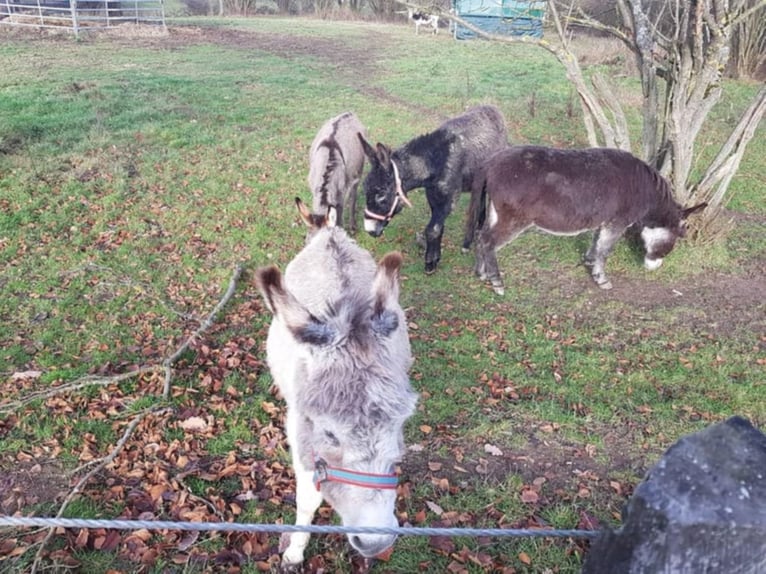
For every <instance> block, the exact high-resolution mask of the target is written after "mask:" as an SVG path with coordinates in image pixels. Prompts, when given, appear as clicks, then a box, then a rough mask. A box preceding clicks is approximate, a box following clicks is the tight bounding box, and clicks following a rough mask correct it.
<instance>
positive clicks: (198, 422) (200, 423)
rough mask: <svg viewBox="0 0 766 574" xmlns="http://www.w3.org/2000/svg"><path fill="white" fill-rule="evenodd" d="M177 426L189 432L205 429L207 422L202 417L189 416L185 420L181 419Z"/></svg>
mask: <svg viewBox="0 0 766 574" xmlns="http://www.w3.org/2000/svg"><path fill="white" fill-rule="evenodd" d="M179 426H180V427H181V428H182V429H184V430H186V431H191V432H195V431H203V430H207V422H206V421H205V419H203V418H202V417H189V418H188V419H186V420H185V421H181V422H180V423H179Z"/></svg>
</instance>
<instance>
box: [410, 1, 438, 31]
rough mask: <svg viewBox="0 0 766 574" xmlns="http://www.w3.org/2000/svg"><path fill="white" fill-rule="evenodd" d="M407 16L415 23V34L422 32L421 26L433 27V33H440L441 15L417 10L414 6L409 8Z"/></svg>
mask: <svg viewBox="0 0 766 574" xmlns="http://www.w3.org/2000/svg"><path fill="white" fill-rule="evenodd" d="M407 18H408V19H410V20H411V21H412V22H414V23H415V35H416V36H417V35H418V34H419V33H420V27H421V26H425V27H426V28H431V31H432V33H433V34H434V35H435V34H438V33H439V16H438V15H437V14H429V13H428V12H420V11H418V12H415V11H414V10H413V9H412V8H408V9H407Z"/></svg>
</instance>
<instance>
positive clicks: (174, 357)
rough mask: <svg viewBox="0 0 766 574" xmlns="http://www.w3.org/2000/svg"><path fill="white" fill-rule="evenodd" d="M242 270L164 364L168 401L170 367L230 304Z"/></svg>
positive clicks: (240, 268) (233, 274) (235, 272)
mask: <svg viewBox="0 0 766 574" xmlns="http://www.w3.org/2000/svg"><path fill="white" fill-rule="evenodd" d="M242 270H243V266H242V264H238V265H237V267H236V268H235V269H234V273H232V275H231V279H230V280H229V287H228V288H227V289H226V293H224V295H223V297H222V298H221V300H220V301H218V304H217V305H216V306H215V307H214V308H213V310H212V311H211V312H210V314H209V315H208V316H207V317H206V318H205V320H204V321H202V324H201V325H200V326H199V328H198V329H197V330H196V331H194V333H192V334H191V336H190V337H189V338H188V339H186V341H185V342H184V343H183V345H181V346H180V347H178V349H176V351H175V352H174V353H173V354H172V355H170V356H169V357H168V358H167V359H165V360H164V361H163V362H162V366H163V367H164V368H165V385H164V389H163V392H162V396H163V398H164V399H167V398H168V397H169V396H170V378H171V376H170V366H171V365H173V363H175V362H176V361H177V360H178V359H179V358H180V357H181V355H183V354H184V353H185V352H186V350H187V349H188V348H189V346H190V345H191V344H192V343H193V342H194V340H195V339H196V338H197V337H199V336H200V335H201V334H202V333H204V332H205V331H207V330H208V329H209V328H210V326H211V325H212V324H213V321H215V317H216V315H218V313H219V312H220V311H221V309H223V307H224V306H225V305H226V304H227V303H228V302H229V299H231V298H232V296H233V295H234V291H235V290H236V289H237V281H239V278H240V276H241V275H242Z"/></svg>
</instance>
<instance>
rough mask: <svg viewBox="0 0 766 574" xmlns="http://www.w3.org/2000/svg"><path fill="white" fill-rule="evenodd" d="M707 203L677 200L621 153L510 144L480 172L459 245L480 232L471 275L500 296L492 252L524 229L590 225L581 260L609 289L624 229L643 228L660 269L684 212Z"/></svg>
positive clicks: (649, 262)
mask: <svg viewBox="0 0 766 574" xmlns="http://www.w3.org/2000/svg"><path fill="white" fill-rule="evenodd" d="M706 205H707V204H706V203H701V204H699V205H695V206H693V207H688V208H684V207H682V206H681V205H679V204H677V203H676V202H675V201H674V199H673V195H672V194H671V191H670V185H669V184H668V182H667V180H665V179H664V178H663V177H662V176H661V175H660V174H659V173H657V171H656V170H655V169H654V168H652V167H651V166H649V165H647V164H646V163H644V162H643V161H641V160H640V159H638V158H637V157H634V156H633V155H631V154H629V153H628V152H625V151H621V150H617V149H609V148H591V149H581V150H576V149H573V150H566V149H554V148H547V147H541V146H514V147H510V148H507V149H505V150H502V151H499V152H497V153H496V154H495V155H494V156H492V157H491V158H490V159H488V160H487V161H486V163H485V164H484V165H483V166H482V167H481V169H480V170H478V171H477V174H476V180H475V181H474V184H473V190H472V195H471V206H470V208H469V212H468V222H467V225H466V234H465V240H464V241H463V248H464V249H468V247H469V246H470V244H471V241H472V239H473V236H474V234H475V233H476V232H477V231H478V233H479V236H478V238H477V240H476V273H477V275H479V277H481V278H482V279H488V280H489V281H491V282H492V286H493V288H494V289H495V292H497V293H498V294H499V295H502V294H503V280H502V278H501V277H500V272H499V271H498V268H497V256H496V252H497V250H499V249H500V248H501V247H502V246H503V245H505V244H506V243H508V242H510V241H513V239H514V238H516V237H517V236H518V235H519V234H520V233H522V232H523V231H524V230H525V229H528V228H530V227H536V228H537V229H540V230H542V231H546V232H548V233H553V234H555V235H577V234H579V233H582V232H584V231H588V230H595V233H594V235H593V242H592V244H591V247H590V249H588V252H587V253H586V254H585V265H586V266H587V267H589V268H590V272H591V276H592V277H593V280H594V281H595V282H596V284H597V285H598V286H599V287H601V288H602V289H611V288H612V283H611V281H609V279H608V278H607V276H606V271H605V267H606V259H607V257H608V256H609V253H610V252H611V251H612V248H613V247H614V244H615V243H617V240H618V239H620V237H622V235H623V233H624V232H625V230H626V229H627V228H628V227H630V226H632V225H636V226H637V228H639V229H640V232H641V238H642V240H643V242H644V247H645V249H646V256H645V258H644V265H645V267H646V268H647V269H649V270H652V269H657V268H658V267H659V266H660V265H662V260H663V258H664V257H665V256H666V255H667V254H668V253H670V252H671V251H672V250H673V247H674V246H675V243H676V240H677V239H678V238H679V237H683V236H684V234H685V221H686V218H687V217H688V216H689V215H691V214H692V213H694V212H695V211H699V210H701V209H703V208H704V207H705V206H706Z"/></svg>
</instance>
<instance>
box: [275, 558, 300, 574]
mask: <svg viewBox="0 0 766 574" xmlns="http://www.w3.org/2000/svg"><path fill="white" fill-rule="evenodd" d="M279 572H280V573H281V574H299V573H300V572H303V563H301V562H285V561H284V560H282V563H281V564H280V565H279Z"/></svg>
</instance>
